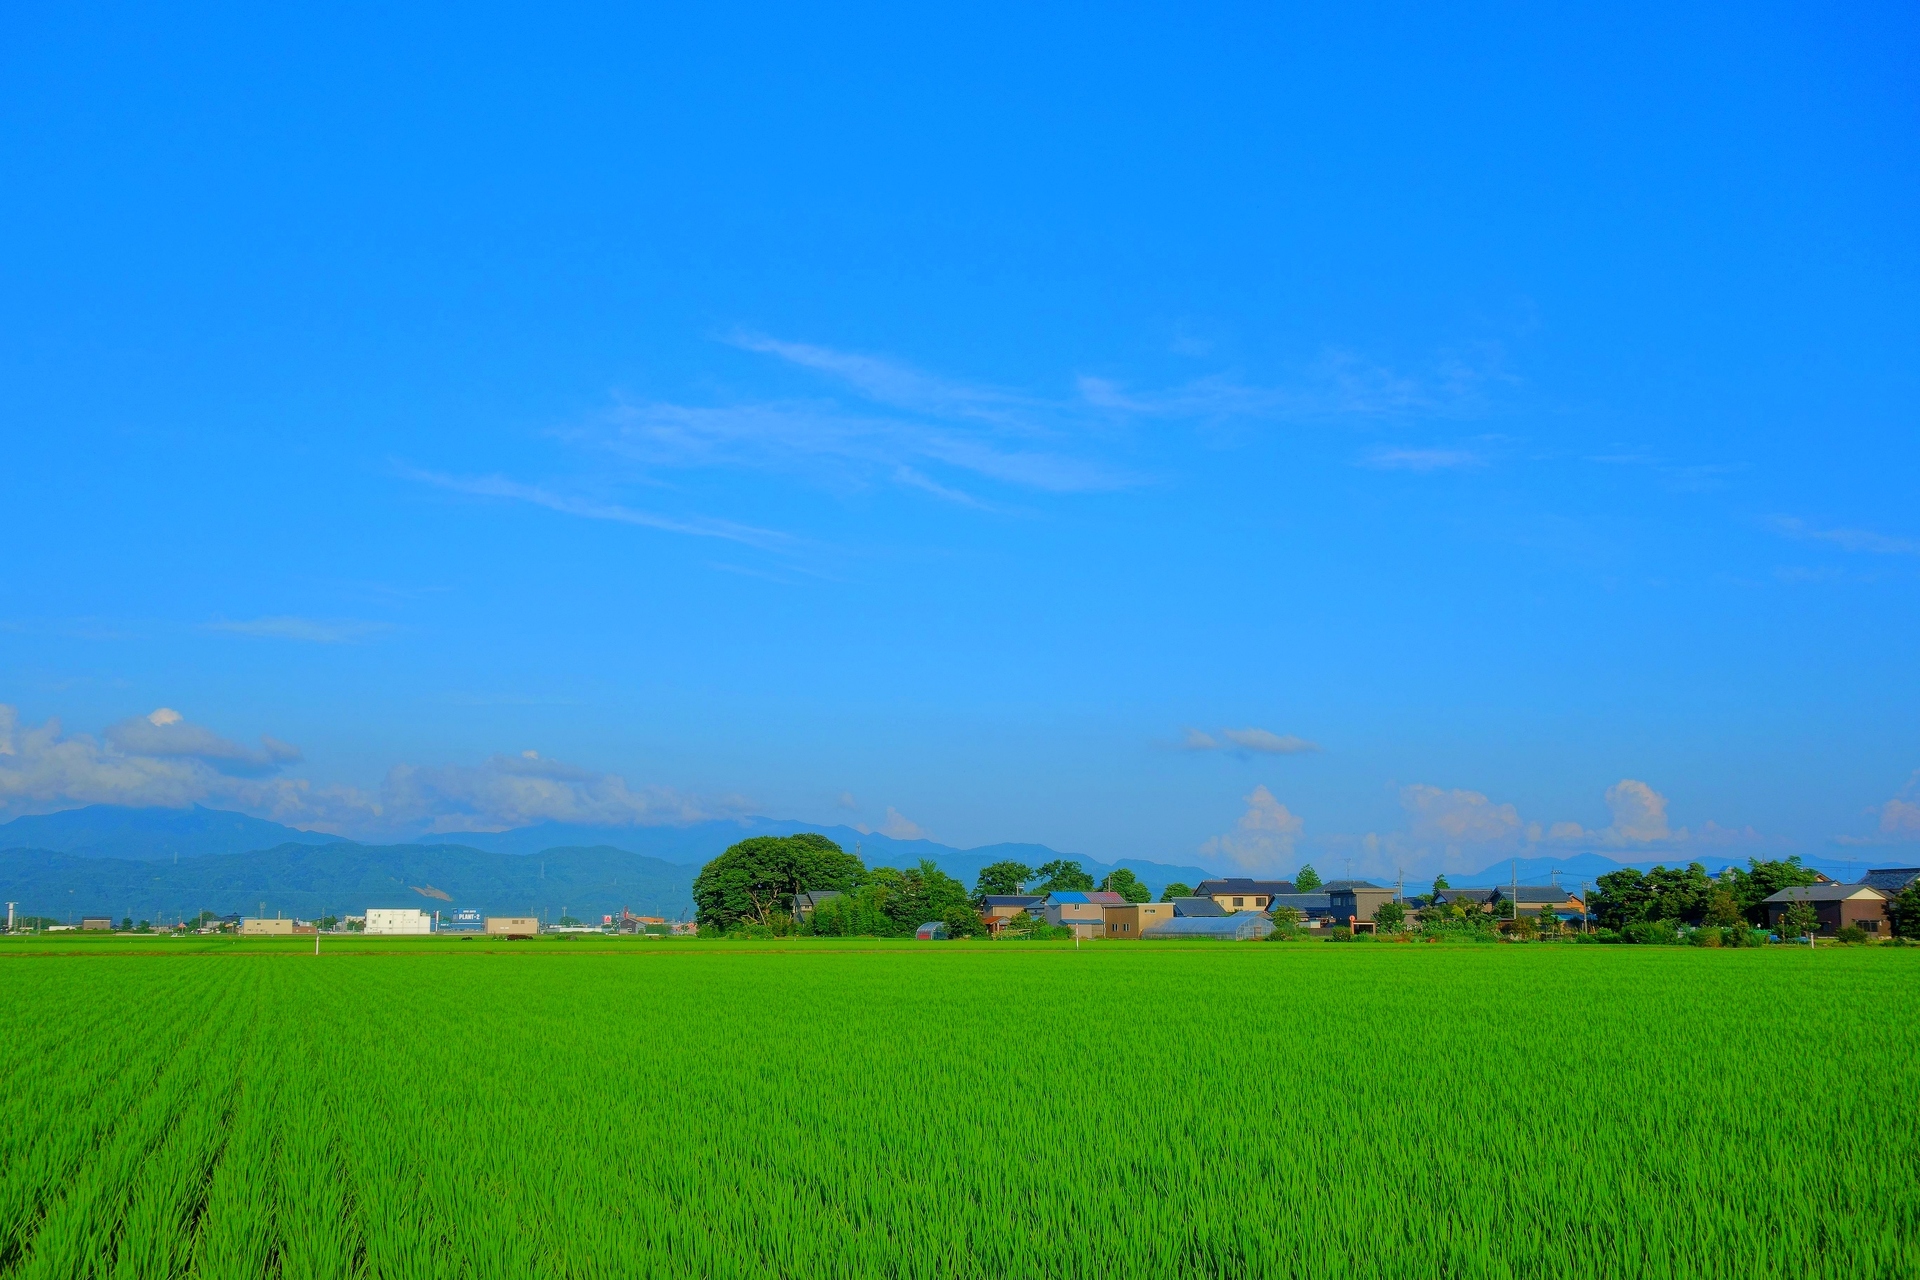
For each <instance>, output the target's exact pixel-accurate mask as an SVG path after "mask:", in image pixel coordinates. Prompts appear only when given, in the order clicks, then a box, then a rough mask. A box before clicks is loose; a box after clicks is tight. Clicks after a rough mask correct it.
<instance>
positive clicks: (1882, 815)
mask: <svg viewBox="0 0 1920 1280" xmlns="http://www.w3.org/2000/svg"><path fill="white" fill-rule="evenodd" d="M1870 812H1872V813H1873V814H1875V815H1876V817H1877V818H1878V821H1877V822H1876V823H1875V829H1874V832H1873V834H1872V835H1867V836H1855V835H1840V836H1835V837H1834V842H1835V843H1837V844H1849V845H1873V844H1911V843H1916V842H1920V769H1916V770H1914V771H1913V775H1912V776H1911V777H1909V778H1908V779H1907V783H1906V785H1905V786H1903V787H1901V788H1900V791H1899V793H1898V794H1897V795H1895V796H1894V797H1893V798H1892V799H1890V800H1888V801H1887V802H1886V803H1885V804H1882V805H1879V806H1877V807H1876V808H1874V809H1872V810H1870Z"/></svg>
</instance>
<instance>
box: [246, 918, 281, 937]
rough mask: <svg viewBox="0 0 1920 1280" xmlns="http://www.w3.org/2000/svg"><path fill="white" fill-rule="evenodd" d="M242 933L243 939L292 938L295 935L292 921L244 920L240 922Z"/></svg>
mask: <svg viewBox="0 0 1920 1280" xmlns="http://www.w3.org/2000/svg"><path fill="white" fill-rule="evenodd" d="M240 933H241V936H242V937H248V938H278V937H291V936H292V934H293V921H291V920H258V919H247V920H242V921H241V922H240Z"/></svg>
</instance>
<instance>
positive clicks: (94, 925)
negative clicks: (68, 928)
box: [67, 916, 113, 932]
mask: <svg viewBox="0 0 1920 1280" xmlns="http://www.w3.org/2000/svg"><path fill="white" fill-rule="evenodd" d="M67 919H69V920H71V919H73V917H72V916H68V917H67ZM80 927H81V928H82V929H92V930H100V929H105V930H108V931H109V932H111V931H112V929H113V921H112V920H111V919H109V918H108V917H106V916H81V917H80Z"/></svg>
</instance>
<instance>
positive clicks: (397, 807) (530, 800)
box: [377, 752, 745, 831]
mask: <svg viewBox="0 0 1920 1280" xmlns="http://www.w3.org/2000/svg"><path fill="white" fill-rule="evenodd" d="M744 808H745V802H744V801H743V800H740V799H739V798H737V797H729V798H726V799H722V800H719V801H701V800H696V799H695V798H694V797H692V796H690V795H687V794H686V793H684V792H681V791H676V790H674V789H673V788H671V787H663V786H646V787H633V786H630V785H629V784H628V782H627V780H626V779H625V778H623V777H621V776H620V775H619V774H617V773H600V772H596V771H594V770H591V769H584V768H581V767H579V766H577V765H570V764H565V763H563V762H561V761H558V760H550V759H547V758H546V757H544V756H541V755H539V754H538V753H537V752H522V753H521V754H520V755H517V756H509V755H496V756H492V757H490V758H489V759H487V760H486V761H485V762H483V763H482V764H479V765H443V766H438V767H429V766H422V765H411V764H401V765H395V766H394V767H393V769H392V770H390V771H389V772H388V774H387V777H386V780H385V781H384V782H383V783H382V784H381V787H380V798H379V805H378V809H379V812H378V815H377V816H378V817H379V818H380V819H381V820H382V821H383V822H384V823H386V824H388V825H397V826H410V827H423V828H424V829H426V830H429V831H499V830H504V829H506V828H509V827H523V826H527V825H530V824H532V823H536V822H569V823H580V824H584V825H590V826H610V827H623V826H656V825H662V824H671V823H685V822H698V821H701V820H703V819H707V818H715V817H735V816H738V815H739V814H740V813H741V812H743V811H744Z"/></svg>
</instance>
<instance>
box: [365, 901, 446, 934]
mask: <svg viewBox="0 0 1920 1280" xmlns="http://www.w3.org/2000/svg"><path fill="white" fill-rule="evenodd" d="M366 932H368V933H432V932H433V917H432V916H430V915H428V914H427V913H426V912H424V911H421V910H418V909H417V908H414V907H368V908H367V927H366Z"/></svg>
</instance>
